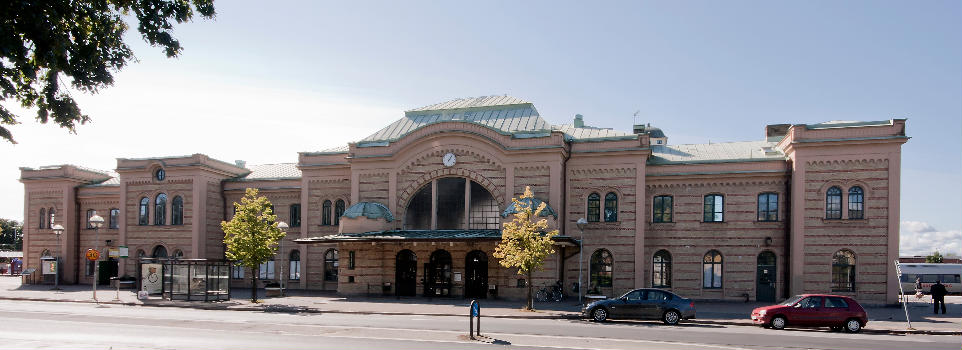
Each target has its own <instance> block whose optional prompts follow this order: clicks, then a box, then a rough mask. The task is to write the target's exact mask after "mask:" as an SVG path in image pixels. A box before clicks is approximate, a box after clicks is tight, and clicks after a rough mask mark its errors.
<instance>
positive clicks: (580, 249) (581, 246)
mask: <svg viewBox="0 0 962 350" xmlns="http://www.w3.org/2000/svg"><path fill="white" fill-rule="evenodd" d="M576 224H577V225H578V230H581V240H579V241H578V302H579V303H582V304H584V295H585V293H584V290H585V285H584V283H582V279H581V276H582V273H581V271H582V269H581V268H582V266H583V264H584V261H585V259H583V257H584V254H585V253H584V252H585V226H587V225H588V220H585V218H580V219H578V222H577V223H576Z"/></svg>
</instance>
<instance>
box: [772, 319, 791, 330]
mask: <svg viewBox="0 0 962 350" xmlns="http://www.w3.org/2000/svg"><path fill="white" fill-rule="evenodd" d="M787 323H788V320H786V319H785V316H775V318H773V319H772V328H774V329H785V324H787Z"/></svg>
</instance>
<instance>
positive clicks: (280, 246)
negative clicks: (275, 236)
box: [277, 221, 290, 296]
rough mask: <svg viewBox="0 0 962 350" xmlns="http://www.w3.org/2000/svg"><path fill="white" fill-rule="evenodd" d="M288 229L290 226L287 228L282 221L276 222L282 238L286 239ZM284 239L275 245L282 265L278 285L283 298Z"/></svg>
mask: <svg viewBox="0 0 962 350" xmlns="http://www.w3.org/2000/svg"><path fill="white" fill-rule="evenodd" d="M289 227H290V226H288V225H287V223H286V222H283V221H278V222H277V228H279V229H280V230H281V231H284V237H287V229H288V228H289ZM284 237H281V240H280V242H278V243H277V250H279V251H280V255H281V259H280V260H281V262H282V263H281V275H280V278H279V279H280V281H281V283H280V284H281V296H284V280H286V278H284ZM288 264H289V262H288Z"/></svg>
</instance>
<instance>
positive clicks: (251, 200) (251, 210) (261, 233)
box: [220, 188, 286, 302]
mask: <svg viewBox="0 0 962 350" xmlns="http://www.w3.org/2000/svg"><path fill="white" fill-rule="evenodd" d="M234 207H236V208H237V212H236V213H235V214H234V217H233V218H231V220H230V221H221V223H220V227H221V228H222V229H223V230H224V244H226V245H227V252H226V254H225V255H227V258H228V259H230V260H233V261H235V263H236V264H240V265H241V266H244V267H247V268H248V269H250V272H251V301H253V302H257V268H258V267H259V266H260V264H262V263H264V262H267V261H268V260H270V259H271V258H272V257H274V254H276V252H277V246H278V244H279V242H280V240H281V239H283V238H284V236H285V235H286V234H285V233H284V231H282V230H281V229H279V228H277V223H276V221H277V216H276V215H274V212H273V210H272V209H271V202H270V201H269V200H267V197H264V196H257V189H256V188H248V189H247V192H246V194H245V195H244V198H241V202H240V203H237V202H234Z"/></svg>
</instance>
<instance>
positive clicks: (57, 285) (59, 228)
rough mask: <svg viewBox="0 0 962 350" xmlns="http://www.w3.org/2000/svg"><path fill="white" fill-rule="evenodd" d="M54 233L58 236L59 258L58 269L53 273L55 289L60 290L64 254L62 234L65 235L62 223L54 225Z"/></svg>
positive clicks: (57, 261)
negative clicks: (61, 258)
mask: <svg viewBox="0 0 962 350" xmlns="http://www.w3.org/2000/svg"><path fill="white" fill-rule="evenodd" d="M51 228H52V229H53V234H54V235H56V236H57V260H56V265H55V266H56V268H57V269H56V270H54V272H55V274H54V275H53V290H60V254H63V252H62V250H61V249H60V236H61V235H63V226H62V225H60V224H56V225H53V227H51Z"/></svg>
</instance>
